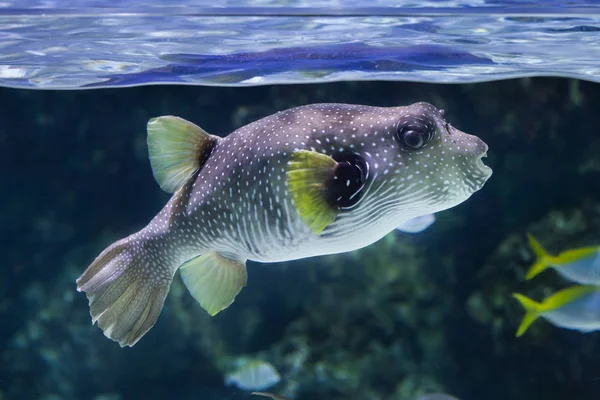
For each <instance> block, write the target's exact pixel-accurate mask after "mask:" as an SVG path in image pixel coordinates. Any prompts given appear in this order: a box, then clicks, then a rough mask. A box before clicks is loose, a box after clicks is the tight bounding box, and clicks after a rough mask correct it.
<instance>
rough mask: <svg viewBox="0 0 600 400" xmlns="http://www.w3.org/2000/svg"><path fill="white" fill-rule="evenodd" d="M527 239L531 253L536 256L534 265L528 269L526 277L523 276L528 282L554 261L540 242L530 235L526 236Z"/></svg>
mask: <svg viewBox="0 0 600 400" xmlns="http://www.w3.org/2000/svg"><path fill="white" fill-rule="evenodd" d="M527 239H528V240H529V245H530V246H531V249H532V250H533V253H534V254H535V256H536V260H535V263H534V264H533V265H532V266H531V267H530V268H529V271H527V275H525V279H527V280H530V279H532V278H533V277H535V276H536V275H538V274H540V273H541V272H543V271H544V270H546V269H547V268H548V267H550V266H552V263H553V262H554V261H555V260H554V257H552V256H551V255H550V254H548V252H547V251H546V249H544V248H543V247H542V245H541V244H540V242H538V241H537V240H536V239H535V238H534V237H533V236H532V235H530V234H529V233H528V234H527Z"/></svg>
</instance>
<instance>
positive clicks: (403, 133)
mask: <svg viewBox="0 0 600 400" xmlns="http://www.w3.org/2000/svg"><path fill="white" fill-rule="evenodd" d="M434 126H435V125H434V123H433V122H432V121H428V120H424V119H421V118H415V117H412V118H410V117H409V118H404V119H403V120H401V121H400V123H399V124H398V129H397V135H398V140H399V141H400V143H401V144H402V145H403V146H404V147H407V148H409V149H411V150H419V149H421V148H423V146H425V145H426V144H427V143H429V142H430V141H431V139H433V136H434V133H435V128H434Z"/></svg>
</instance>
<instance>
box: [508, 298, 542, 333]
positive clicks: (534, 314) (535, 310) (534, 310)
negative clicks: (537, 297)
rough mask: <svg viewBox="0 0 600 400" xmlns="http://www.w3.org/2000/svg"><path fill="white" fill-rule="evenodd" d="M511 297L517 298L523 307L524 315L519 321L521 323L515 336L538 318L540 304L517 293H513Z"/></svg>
mask: <svg viewBox="0 0 600 400" xmlns="http://www.w3.org/2000/svg"><path fill="white" fill-rule="evenodd" d="M513 297H514V298H515V299H517V300H518V301H519V303H521V306H523V308H524V309H525V316H524V317H523V320H522V321H521V325H519V329H518V330H517V335H516V336H517V337H520V336H522V335H523V334H524V333H525V331H527V329H528V328H529V327H530V326H531V324H532V323H533V322H534V321H535V320H536V319H538V317H539V316H540V311H541V307H542V305H541V304H540V303H537V302H535V301H533V300H531V299H530V298H528V297H526V296H523V295H522V294H519V293H513Z"/></svg>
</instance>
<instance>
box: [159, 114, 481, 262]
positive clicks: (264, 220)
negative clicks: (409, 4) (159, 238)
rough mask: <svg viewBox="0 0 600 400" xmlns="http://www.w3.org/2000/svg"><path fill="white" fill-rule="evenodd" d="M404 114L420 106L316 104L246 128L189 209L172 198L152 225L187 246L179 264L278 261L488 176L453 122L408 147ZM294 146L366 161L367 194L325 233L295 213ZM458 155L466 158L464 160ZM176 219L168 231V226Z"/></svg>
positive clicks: (224, 143) (349, 246)
mask: <svg viewBox="0 0 600 400" xmlns="http://www.w3.org/2000/svg"><path fill="white" fill-rule="evenodd" d="M416 107H421V108H422V112H427V113H431V114H433V115H435V116H436V118H437V119H438V123H439V125H440V130H442V129H444V127H445V123H444V122H443V120H442V119H441V117H440V116H438V111H437V110H436V109H433V108H431V106H424V105H423V103H418V104H417V105H415V106H413V108H416ZM403 112H404V113H410V112H415V111H413V110H410V109H409V108H408V107H395V108H379V107H367V106H356V105H345V104H322V105H320V104H316V105H310V106H304V107H299V108H294V109H290V110H286V111H282V112H279V113H277V114H274V115H272V116H269V117H266V118H264V119H261V120H259V121H256V122H254V123H251V124H249V125H246V126H245V127H243V128H240V129H238V130H237V131H235V132H233V133H231V134H230V135H229V136H227V137H225V138H223V139H222V140H220V141H219V142H218V143H217V145H216V146H215V148H214V149H213V151H212V153H211V155H210V157H209V158H208V160H207V161H206V164H205V165H204V166H203V167H202V169H201V170H200V173H199V174H198V176H197V178H196V180H195V182H194V184H193V186H192V189H191V195H190V198H189V201H188V202H187V204H186V208H185V210H183V209H182V210H181V211H180V212H179V213H178V214H175V215H172V210H171V206H170V204H171V203H172V202H177V201H178V200H177V198H176V197H177V196H178V195H181V194H176V195H175V196H174V198H173V199H172V200H171V202H170V203H169V205H167V206H166V207H165V209H164V210H163V211H162V212H161V214H159V216H158V217H157V218H156V219H155V220H154V221H153V222H152V223H151V224H150V226H152V224H157V225H161V228H162V229H165V230H169V231H170V239H168V241H170V242H172V243H173V245H172V246H174V247H177V248H180V249H181V250H180V252H181V254H180V256H179V257H177V258H178V262H183V261H185V260H187V259H189V258H191V257H194V256H196V255H198V254H200V253H202V252H203V251H205V250H208V249H210V250H218V251H219V252H221V253H222V254H226V255H229V256H230V257H234V258H236V259H239V260H246V259H251V260H255V261H261V262H274V261H285V260H294V259H298V258H303V257H310V256H317V255H323V254H332V253H340V252H346V251H350V250H355V249H359V248H361V247H365V246H367V245H369V244H371V243H373V242H375V241H377V240H379V239H380V238H381V237H383V236H384V235H386V234H387V233H389V232H390V231H392V230H393V229H394V228H395V227H397V226H399V225H400V224H401V223H402V222H404V221H406V220H408V219H411V218H413V217H416V216H419V215H423V214H427V213H430V212H437V211H440V210H442V209H445V208H449V207H452V206H454V205H455V204H457V203H460V202H462V201H464V200H465V199H466V197H468V196H469V195H470V194H471V193H472V192H473V191H474V189H478V188H479V186H480V185H482V184H483V182H484V181H485V179H487V176H488V175H487V170H486V169H487V167H483V165H482V164H480V163H478V162H477V159H478V157H480V156H481V155H482V154H483V153H484V152H485V150H486V148H487V147H486V146H485V145H484V144H483V142H481V141H480V140H479V139H478V138H476V137H474V136H470V135H466V134H464V133H462V132H459V131H456V130H454V128H452V127H450V129H452V130H454V132H449V133H445V135H443V137H441V138H439V141H438V143H436V144H434V146H432V147H431V148H428V149H424V150H421V151H418V152H415V153H408V152H403V151H402V149H401V148H400V144H399V143H398V141H397V139H396V137H395V129H396V126H397V123H398V120H399V118H400V117H401V115H402V114H403ZM442 134H443V133H442ZM452 136H454V137H452ZM453 140H454V141H455V142H454V143H451V142H452V141H453ZM296 149H305V150H314V151H318V152H320V153H323V154H327V155H334V154H336V153H340V152H358V153H361V154H365V155H366V157H367V158H368V159H369V166H370V168H371V178H370V181H369V182H367V185H366V187H367V191H366V193H365V195H364V198H363V199H362V201H361V202H360V203H359V204H358V205H357V206H356V207H355V208H353V209H351V210H349V211H346V212H343V213H341V214H340V216H339V218H338V219H337V220H336V221H334V222H333V223H332V224H331V225H330V226H328V227H327V228H325V230H324V231H323V232H322V233H321V234H319V235H316V234H314V233H312V232H311V231H310V229H308V227H307V226H306V225H305V224H304V223H303V221H302V220H301V219H300V218H299V216H298V213H297V212H296V209H295V207H294V205H293V203H292V200H291V197H290V194H289V191H288V190H287V187H286V179H285V177H286V170H287V163H288V161H289V156H290V154H291V153H292V152H293V151H295V150H296ZM444 149H446V150H445V151H444ZM436 150H437V151H436ZM444 152H445V153H446V154H442V153H444ZM446 155H447V157H445V156H446ZM452 157H454V158H455V159H454V160H452ZM456 157H464V161H463V165H461V164H460V163H459V162H457V160H456ZM420 158H422V159H421V160H419V159H420ZM446 158H450V161H453V163H450V162H446ZM445 162H446V163H445ZM433 175H436V176H437V178H434V177H433ZM442 178H443V179H442ZM457 181H458V182H457ZM462 181H465V183H462ZM469 181H472V182H473V184H472V185H473V186H471V187H469V186H468V183H469ZM426 182H428V183H426ZM428 185H429V190H426V189H427V187H428ZM411 189H413V190H411ZM453 191H454V192H455V193H454V194H453V193H452V192H453ZM453 196H454V198H453ZM170 219H172V221H173V226H172V228H169V227H168V226H167V222H166V221H169V220H170ZM162 229H161V230H162ZM172 251H174V252H176V251H177V250H176V249H175V248H174V249H172Z"/></svg>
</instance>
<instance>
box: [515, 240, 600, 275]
mask: <svg viewBox="0 0 600 400" xmlns="http://www.w3.org/2000/svg"><path fill="white" fill-rule="evenodd" d="M527 239H528V240H529V244H530V246H531V248H532V249H533V252H534V253H535V256H536V258H537V259H536V261H535V263H534V264H533V265H532V266H531V267H530V268H529V271H527V275H526V276H525V279H527V280H530V279H532V278H534V277H535V276H536V275H538V274H540V273H541V272H543V271H544V270H546V269H548V268H554V270H555V271H556V272H557V273H558V274H559V275H561V276H562V277H563V278H565V279H567V280H569V281H571V282H574V283H580V284H584V285H600V246H590V247H581V248H577V249H570V250H566V251H563V252H562V253H560V254H558V255H556V256H553V255H551V254H549V253H548V252H547V251H546V249H544V247H542V245H541V244H540V243H539V242H538V241H537V240H536V239H535V238H534V237H533V236H532V235H530V234H528V235H527Z"/></svg>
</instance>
